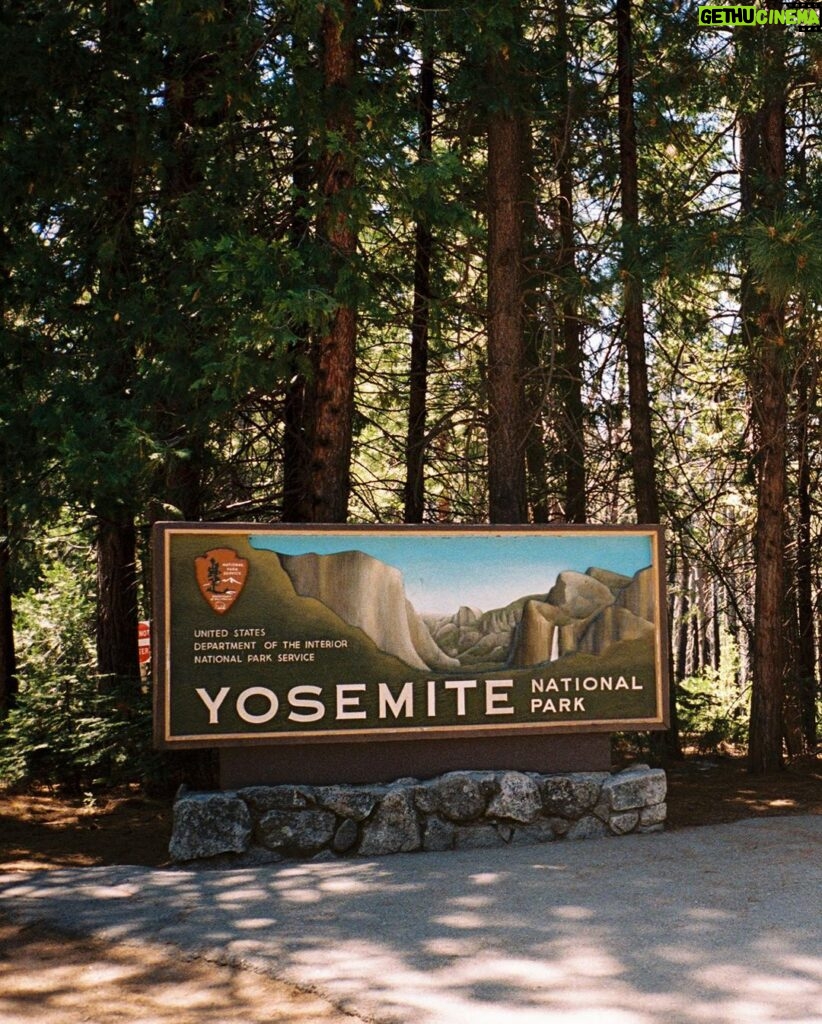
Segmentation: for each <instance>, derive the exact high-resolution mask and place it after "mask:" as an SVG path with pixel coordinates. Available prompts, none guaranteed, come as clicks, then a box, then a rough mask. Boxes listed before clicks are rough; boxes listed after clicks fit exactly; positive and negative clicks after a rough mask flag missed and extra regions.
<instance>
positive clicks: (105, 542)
mask: <svg viewBox="0 0 822 1024" xmlns="http://www.w3.org/2000/svg"><path fill="white" fill-rule="evenodd" d="M136 552H137V535H136V531H135V529H134V521H133V520H132V519H131V518H129V517H127V516H125V515H124V516H121V517H118V518H117V519H113V518H102V517H101V518H98V521H97V669H98V671H99V672H100V674H101V675H102V676H106V677H112V676H116V677H118V678H120V679H134V680H138V679H139V678H140V666H139V662H138V658H137V571H136ZM103 685H105V682H104V684H103Z"/></svg>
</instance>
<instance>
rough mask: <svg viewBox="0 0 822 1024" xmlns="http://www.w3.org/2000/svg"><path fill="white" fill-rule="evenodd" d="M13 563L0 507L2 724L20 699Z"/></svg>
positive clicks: (3, 510)
mask: <svg viewBox="0 0 822 1024" xmlns="http://www.w3.org/2000/svg"><path fill="white" fill-rule="evenodd" d="M10 559H11V544H10V540H9V516H8V509H7V508H6V506H5V505H3V504H0V721H2V719H3V718H5V716H6V714H7V713H8V711H9V709H10V708H11V707H13V706H14V701H15V697H16V696H17V654H16V649H15V645H14V613H13V608H12V598H11V579H10V573H9V568H10V564H9V563H10Z"/></svg>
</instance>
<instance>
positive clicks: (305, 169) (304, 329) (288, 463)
mask: <svg viewBox="0 0 822 1024" xmlns="http://www.w3.org/2000/svg"><path fill="white" fill-rule="evenodd" d="M292 46H293V48H294V51H295V60H294V93H295V97H296V106H297V111H298V115H297V121H298V122H299V123H298V124H296V125H295V126H294V142H293V148H292V151H291V182H292V185H293V198H292V201H291V223H290V226H289V239H290V242H291V246H292V247H293V249H294V250H295V251H300V250H303V251H305V250H306V249H308V247H309V246H310V244H311V218H310V214H309V210H308V199H309V192H310V190H311V187H312V184H313V180H314V171H315V168H314V165H313V162H312V160H311V156H310V152H309V129H308V113H307V102H308V98H309V95H310V92H311V82H310V81H309V80H307V78H306V72H305V68H306V67H311V66H312V62H313V59H314V58H313V57H312V47H311V45H310V43H309V40H308V39H307V38H305V36H304V35H302V34H299V33H295V35H294V38H293V40H292ZM291 329H292V331H293V334H294V336H295V340H294V341H293V342H292V343H291V345H290V352H289V354H290V357H291V376H290V378H289V380H288V382H287V384H286V392H285V405H284V409H283V502H282V518H283V521H284V522H287V523H290V522H297V521H299V519H300V518H301V516H302V503H303V498H304V495H305V493H306V486H307V472H308V445H307V437H306V427H307V423H306V408H305V405H306V389H307V387H308V382H307V379H306V376H305V363H306V360H307V358H308V356H309V353H310V334H311V332H310V329H309V325H308V324H307V323H305V322H296V323H294V324H293V325H292V328H291Z"/></svg>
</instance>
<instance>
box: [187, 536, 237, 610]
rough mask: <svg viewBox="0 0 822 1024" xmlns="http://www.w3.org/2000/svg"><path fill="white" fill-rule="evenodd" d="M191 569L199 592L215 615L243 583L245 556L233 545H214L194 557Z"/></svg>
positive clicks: (225, 607)
mask: <svg viewBox="0 0 822 1024" xmlns="http://www.w3.org/2000/svg"><path fill="white" fill-rule="evenodd" d="M194 571H195V573H196V576H197V586H198V587H199V588H200V593H201V594H202V595H203V597H204V598H205V600H206V601H207V602H208V604H209V605H210V606H211V607H212V608H213V609H214V611H215V612H217V614H218V615H223V614H224V613H225V612H227V611H228V609H229V608H230V607H231V606H232V605H233V604H234V602H235V601H236V600H237V598H238V597H239V596H240V592H241V590H242V589H243V587H244V586H245V582H246V580H247V579H248V559H247V558H241V557H240V556H239V555H238V554H237V552H236V551H234V550H233V549H232V548H213V549H212V550H211V551H206V553H205V554H204V555H199V556H198V557H197V558H195V559H194Z"/></svg>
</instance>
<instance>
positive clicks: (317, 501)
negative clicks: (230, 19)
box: [299, 0, 357, 523]
mask: <svg viewBox="0 0 822 1024" xmlns="http://www.w3.org/2000/svg"><path fill="white" fill-rule="evenodd" d="M338 12H339V13H338ZM353 13H354V0H343V2H342V3H341V4H340V5H331V4H327V5H326V6H325V7H324V8H323V14H322V44H323V45H322V63H323V91H324V101H325V107H326V133H327V136H328V137H329V140H333V139H334V138H337V139H338V140H341V141H340V142H339V144H333V143H332V144H329V145H327V146H326V149H325V152H324V154H323V156H322V158H321V160H320V166H319V179H320V192H321V197H322V207H321V211H320V214H319V217H318V222H317V234H318V238H319V240H320V242H321V243H322V244H324V245H325V247H326V250H327V255H326V259H327V264H328V268H329V275H328V278H327V285H328V287H329V290H330V291H331V292H332V293H334V294H335V295H336V298H337V302H338V305H337V308H336V310H335V311H334V312H333V313H332V314H331V317H330V322H329V324H328V328H327V330H326V331H325V332H322V333H321V335H320V336H319V337H318V338H316V339H315V341H314V343H313V345H312V360H311V363H312V376H311V379H310V381H309V384H308V388H307V393H306V422H307V442H308V444H307V471H306V486H305V493H304V495H303V499H302V501H301V503H300V507H299V519H300V520H302V521H304V522H313V523H318V522H327V523H342V522H345V520H346V518H347V515H348V498H349V492H350V487H351V476H350V474H351V444H352V426H353V417H354V372H355V366H356V340H357V309H356V305H355V303H354V300H353V297H352V295H351V294H350V287H351V286H350V282H349V283H348V285H346V282H345V277H346V276H347V275H349V274H350V273H351V261H352V259H353V257H354V255H355V252H356V246H357V234H356V228H355V219H354V211H353V189H354V169H353V154H352V150H353V146H354V142H355V125H354V105H353V103H352V100H351V88H352V84H353V80H354V60H355V48H354V41H353V33H352V20H353Z"/></svg>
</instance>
